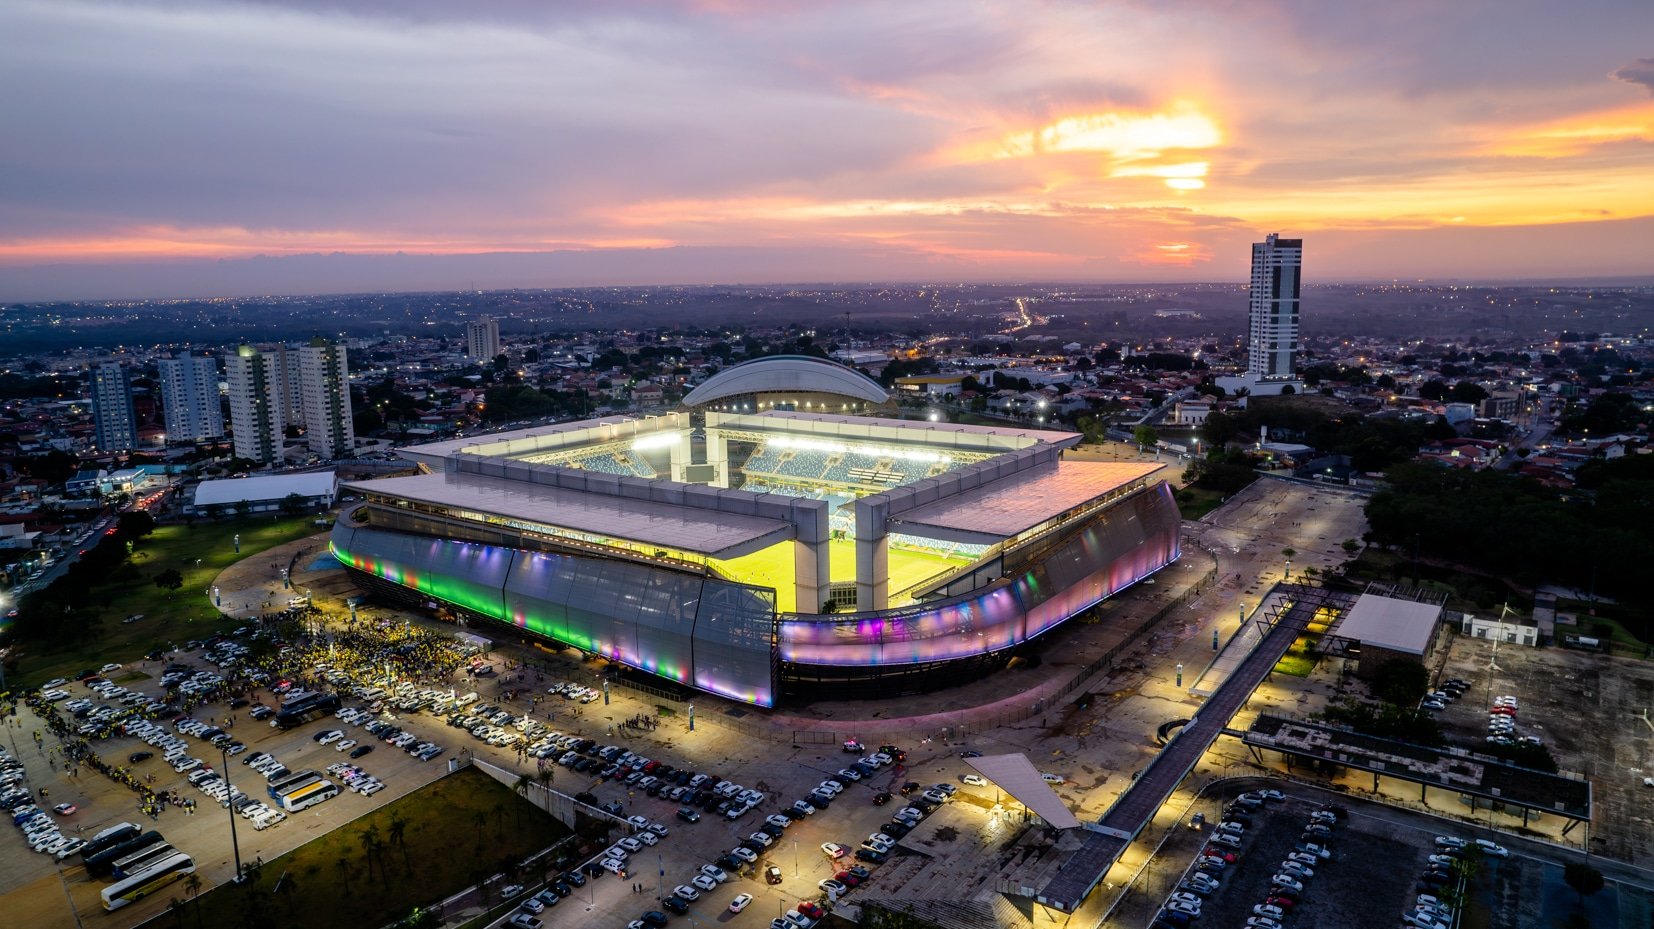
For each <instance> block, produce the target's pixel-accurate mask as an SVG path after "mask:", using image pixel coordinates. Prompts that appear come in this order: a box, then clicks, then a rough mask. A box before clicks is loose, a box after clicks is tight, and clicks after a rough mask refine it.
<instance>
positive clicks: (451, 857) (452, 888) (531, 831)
mask: <svg viewBox="0 0 1654 929" xmlns="http://www.w3.org/2000/svg"><path fill="white" fill-rule="evenodd" d="M438 763H440V762H438ZM330 805H331V804H323V805H322V806H320V807H318V809H320V810H324V811H326V810H327V808H328V806H330ZM279 828H294V824H293V823H291V822H290V823H288V824H286V825H284V826H282V827H279ZM565 835H568V830H567V829H566V828H565V827H564V826H563V824H562V823H560V822H558V821H557V820H555V819H553V818H552V817H551V816H550V815H549V814H547V813H546V812H545V811H543V810H541V809H540V808H539V807H537V806H535V805H534V804H532V803H529V802H528V801H527V800H524V799H523V798H521V797H519V796H517V795H516V794H514V793H512V791H511V790H510V788H508V787H506V786H505V785H503V784H501V783H500V782H498V781H496V780H494V779H493V778H491V777H489V776H488V775H486V774H484V773H482V772H481V771H479V770H477V769H476V768H462V769H460V770H459V771H457V772H455V773H453V774H450V775H448V776H446V777H443V778H440V779H438V780H436V781H435V782H433V783H431V784H428V785H426V786H425V787H422V788H420V789H419V790H416V791H414V792H413V793H411V794H409V795H408V796H406V797H403V798H401V799H399V800H397V801H395V802H394V803H390V804H387V805H386V806H383V807H381V808H379V809H377V810H374V811H373V812H372V813H369V814H367V815H365V816H362V817H361V818H359V819H356V820H354V821H352V822H349V823H346V824H345V825H343V826H340V827H339V828H337V829H335V830H333V831H332V832H328V833H326V834H324V835H321V836H318V837H317V838H316V839H314V840H312V841H310V842H307V843H306V844H304V845H301V846H299V847H298V848H296V849H294V850H293V851H291V852H288V853H287V854H285V855H282V856H281V857H279V858H276V859H275V860H273V861H266V862H264V863H263V865H262V866H261V867H259V868H258V870H257V872H256V874H255V876H254V878H253V880H252V881H251V883H250V885H248V886H243V887H237V886H235V885H233V884H225V885H223V886H220V887H218V888H215V889H213V890H211V891H210V892H207V893H203V894H201V895H200V896H199V897H198V898H196V899H194V900H191V899H189V893H188V890H187V888H186V887H185V886H184V885H183V884H174V885H172V887H171V888H169V889H168V891H166V893H168V895H169V896H170V897H171V898H172V899H175V900H179V901H181V903H182V906H179V907H178V908H177V910H176V911H175V915H176V917H177V925H178V926H179V927H180V929H184V927H187V926H192V925H201V926H249V925H266V926H361V927H364V929H372V927H379V926H383V925H385V924H386V923H388V922H390V921H392V920H394V919H397V918H400V917H402V916H406V915H407V914H408V913H409V912H410V911H411V910H412V909H413V907H414V906H416V905H419V906H428V905H430V904H432V903H435V902H437V901H440V900H442V899H444V898H446V897H448V896H449V895H451V894H453V893H455V892H457V891H459V890H461V889H462V888H464V887H466V886H467V885H470V884H474V883H476V882H477V881H478V880H480V879H482V878H486V877H489V876H491V875H494V874H498V873H504V874H506V875H508V876H510V875H512V874H513V873H514V869H517V868H518V867H519V863H520V862H521V861H522V860H523V859H524V858H526V857H527V856H529V855H531V854H533V853H534V852H537V851H539V850H540V849H542V848H545V847H546V846H548V845H551V844H552V843H554V842H556V841H557V840H558V839H560V838H562V837H563V836H565ZM520 876H524V877H532V876H534V875H520ZM540 876H543V875H540ZM278 882H279V883H280V885H281V889H280V890H279V891H278V890H277V889H276V887H277V884H278ZM192 910H194V911H195V912H191V911H192ZM253 912H258V913H261V914H263V915H264V917H265V918H262V919H249V918H248V916H249V914H250V913H253ZM173 924H174V922H173V920H171V919H167V920H165V921H163V922H160V923H158V925H164V926H170V925H173Z"/></svg>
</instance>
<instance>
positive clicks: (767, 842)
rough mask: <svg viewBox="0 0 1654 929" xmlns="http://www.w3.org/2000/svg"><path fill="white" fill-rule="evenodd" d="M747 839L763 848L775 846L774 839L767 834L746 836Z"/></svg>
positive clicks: (759, 833) (757, 833)
mask: <svg viewBox="0 0 1654 929" xmlns="http://www.w3.org/2000/svg"><path fill="white" fill-rule="evenodd" d="M747 838H749V839H751V840H752V841H754V842H757V843H758V844H759V845H762V846H764V847H765V848H769V847H770V846H771V845H774V844H775V839H774V838H773V837H772V836H771V835H770V834H769V833H767V832H754V833H753V834H752V835H749V836H747Z"/></svg>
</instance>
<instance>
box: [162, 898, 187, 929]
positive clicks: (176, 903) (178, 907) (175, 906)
mask: <svg viewBox="0 0 1654 929" xmlns="http://www.w3.org/2000/svg"><path fill="white" fill-rule="evenodd" d="M187 909H189V904H187V903H185V902H184V901H182V900H180V899H178V898H177V897H173V898H172V902H171V903H168V904H167V912H168V913H171V914H172V915H173V916H174V917H175V918H176V919H177V920H178V929H184V911H185V910H187Z"/></svg>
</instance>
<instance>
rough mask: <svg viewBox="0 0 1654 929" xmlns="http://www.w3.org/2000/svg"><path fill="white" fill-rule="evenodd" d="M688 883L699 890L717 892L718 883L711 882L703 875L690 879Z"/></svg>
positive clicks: (711, 880)
mask: <svg viewBox="0 0 1654 929" xmlns="http://www.w3.org/2000/svg"><path fill="white" fill-rule="evenodd" d="M689 883H691V884H693V885H695V886H696V887H698V888H700V889H701V890H717V889H718V882H717V881H715V880H713V879H712V878H711V877H709V876H708V875H705V874H697V875H695V876H694V877H693V878H691V879H690V881H689Z"/></svg>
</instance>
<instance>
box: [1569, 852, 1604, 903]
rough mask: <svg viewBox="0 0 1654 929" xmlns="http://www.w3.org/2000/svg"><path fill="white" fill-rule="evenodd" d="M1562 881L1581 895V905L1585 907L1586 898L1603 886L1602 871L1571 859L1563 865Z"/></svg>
mask: <svg viewBox="0 0 1654 929" xmlns="http://www.w3.org/2000/svg"><path fill="white" fill-rule="evenodd" d="M1562 882H1563V883H1564V884H1567V885H1568V886H1569V887H1570V888H1572V889H1573V892H1574V893H1576V894H1578V895H1579V907H1580V909H1584V908H1585V898H1586V897H1589V896H1591V895H1592V894H1594V893H1596V892H1597V891H1599V890H1601V889H1602V887H1603V879H1602V872H1601V871H1598V870H1597V869H1596V868H1593V867H1591V866H1590V865H1588V864H1586V863H1584V862H1582V861H1571V862H1569V863H1567V864H1566V865H1563V867H1562Z"/></svg>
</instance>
